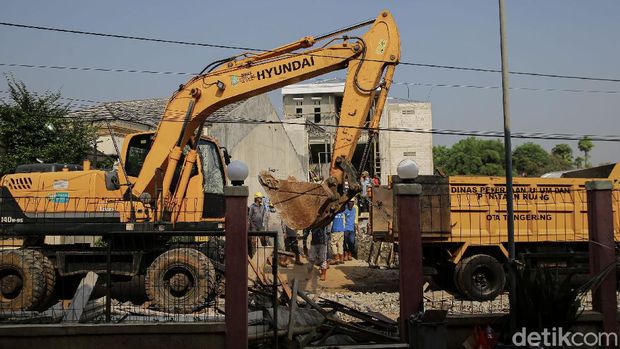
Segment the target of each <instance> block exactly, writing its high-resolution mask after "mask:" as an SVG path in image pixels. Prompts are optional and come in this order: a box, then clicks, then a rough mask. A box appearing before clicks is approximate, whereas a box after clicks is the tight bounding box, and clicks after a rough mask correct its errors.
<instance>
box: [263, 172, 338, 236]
mask: <svg viewBox="0 0 620 349" xmlns="http://www.w3.org/2000/svg"><path fill="white" fill-rule="evenodd" d="M258 181H259V182H260V184H261V185H262V186H263V188H264V189H265V191H266V192H267V195H268V196H269V199H270V202H272V203H273V204H274V206H275V208H276V209H277V210H278V212H279V213H280V218H282V220H283V221H284V223H285V224H286V225H287V226H288V227H289V228H292V229H306V228H312V227H318V226H324V225H326V224H327V223H329V221H330V219H331V216H332V213H334V211H335V209H334V205H336V206H337V202H338V196H337V195H335V194H333V192H332V191H331V190H330V189H329V187H328V186H327V185H326V184H325V183H308V182H300V181H298V180H297V179H296V178H295V177H289V178H288V179H277V178H275V177H273V175H272V174H271V173H270V172H267V171H263V172H261V173H260V175H259V176H258Z"/></svg>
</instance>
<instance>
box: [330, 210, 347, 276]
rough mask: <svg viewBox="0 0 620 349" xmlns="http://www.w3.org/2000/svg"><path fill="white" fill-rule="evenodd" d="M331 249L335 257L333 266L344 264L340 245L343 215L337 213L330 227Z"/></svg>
mask: <svg viewBox="0 0 620 349" xmlns="http://www.w3.org/2000/svg"><path fill="white" fill-rule="evenodd" d="M330 230H331V241H330V244H331V247H332V250H333V251H334V254H335V255H336V256H335V257H336V258H334V259H335V264H342V263H344V251H343V249H342V244H343V242H344V213H343V212H338V213H336V215H335V216H334V220H333V221H332V226H331V229H330Z"/></svg>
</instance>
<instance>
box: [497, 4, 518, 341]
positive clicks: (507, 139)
mask: <svg viewBox="0 0 620 349" xmlns="http://www.w3.org/2000/svg"><path fill="white" fill-rule="evenodd" d="M498 1H499V33H500V50H501V55H502V99H503V110H504V152H505V160H506V211H507V213H508V217H507V219H506V224H507V225H508V226H507V230H508V259H509V261H508V263H509V267H510V268H509V273H508V283H509V284H508V286H509V287H510V288H509V292H510V293H509V295H508V297H509V303H510V331H511V333H515V331H516V330H517V318H516V310H517V293H516V290H517V287H516V285H515V281H516V275H515V274H514V271H515V269H514V266H515V226H514V207H513V199H514V196H513V190H512V142H511V133H510V98H509V95H508V50H507V49H506V20H505V18H504V0H498Z"/></svg>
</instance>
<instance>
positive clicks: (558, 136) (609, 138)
mask: <svg viewBox="0 0 620 349" xmlns="http://www.w3.org/2000/svg"><path fill="white" fill-rule="evenodd" d="M325 114H330V115H333V113H325ZM183 115H184V111H181V110H178V111H174V110H172V111H170V110H168V116H183ZM312 115H314V113H312ZM295 116H296V115H295ZM69 117H70V118H78V119H83V120H88V121H91V122H96V121H110V120H119V121H129V122H142V121H143V120H145V118H135V117H131V116H129V117H127V118H126V117H115V118H114V119H110V118H101V119H97V118H85V117H83V116H69ZM160 122H183V120H181V119H178V120H171V119H161V120H160ZM206 123H208V124H247V125H300V126H318V127H323V128H338V127H339V126H338V125H327V124H323V125H317V124H314V123H311V122H309V121H307V120H304V121H303V122H297V121H286V120H261V119H248V118H225V119H224V118H222V119H207V120H206ZM343 127H344V126H343ZM346 128H351V129H361V130H368V128H367V127H363V126H346ZM376 130H377V131H384V132H403V133H419V134H437V135H447V136H475V137H490V138H502V137H503V132H502V131H477V130H450V129H435V128H428V129H424V128H401V127H379V128H377V129H376ZM584 137H589V138H590V140H592V141H597V142H620V137H619V136H617V135H591V134H581V135H578V134H562V133H543V132H534V133H528V132H515V133H513V138H519V139H540V140H563V141H579V140H581V139H583V138H584Z"/></svg>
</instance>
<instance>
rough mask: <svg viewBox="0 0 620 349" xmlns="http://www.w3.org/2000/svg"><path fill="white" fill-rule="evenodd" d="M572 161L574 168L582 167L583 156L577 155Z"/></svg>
mask: <svg viewBox="0 0 620 349" xmlns="http://www.w3.org/2000/svg"><path fill="white" fill-rule="evenodd" d="M573 163H574V164H575V167H576V168H582V167H583V158H582V157H581V156H578V157H576V158H575V160H574V161H573Z"/></svg>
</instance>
